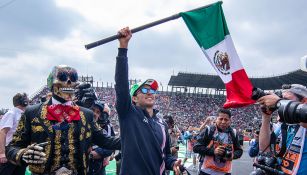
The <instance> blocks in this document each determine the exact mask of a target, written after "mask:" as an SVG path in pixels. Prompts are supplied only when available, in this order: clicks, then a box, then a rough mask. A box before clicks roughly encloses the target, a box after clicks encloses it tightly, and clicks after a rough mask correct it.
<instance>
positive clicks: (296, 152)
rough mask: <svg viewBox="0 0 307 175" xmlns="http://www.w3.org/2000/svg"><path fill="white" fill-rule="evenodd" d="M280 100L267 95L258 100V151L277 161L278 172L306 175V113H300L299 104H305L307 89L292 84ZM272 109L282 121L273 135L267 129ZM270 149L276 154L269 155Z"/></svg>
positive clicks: (275, 96)
mask: <svg viewBox="0 0 307 175" xmlns="http://www.w3.org/2000/svg"><path fill="white" fill-rule="evenodd" d="M282 97H283V98H282V99H281V98H280V97H279V96H277V95H276V94H269V95H265V96H263V97H261V98H259V99H258V102H259V103H260V104H261V105H263V107H262V109H263V110H262V111H263V112H262V114H263V115H262V126H261V129H260V135H259V148H260V151H262V152H267V153H268V154H269V156H273V157H275V158H278V162H280V163H279V164H278V167H280V170H281V171H282V172H284V173H286V174H291V175H302V174H306V173H307V139H306V128H307V120H306V119H305V118H304V117H306V116H305V115H304V114H305V113H306V110H305V111H304V109H305V108H304V105H302V103H306V102H307V89H306V87H305V86H303V85H298V84H292V85H291V86H290V88H289V89H286V90H285V91H284V92H283V94H282ZM305 106H306V105H305ZM302 107H303V108H302ZM272 109H277V110H278V114H279V117H280V121H281V122H282V124H281V126H279V127H277V128H275V131H274V133H273V135H272V134H271V130H270V120H271V113H272V111H273V110H272ZM286 123H287V124H286ZM272 147H273V148H275V149H272ZM272 150H273V151H274V150H276V151H274V152H273V154H272Z"/></svg>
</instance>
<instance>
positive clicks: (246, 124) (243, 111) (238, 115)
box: [31, 87, 261, 132]
mask: <svg viewBox="0 0 307 175" xmlns="http://www.w3.org/2000/svg"><path fill="white" fill-rule="evenodd" d="M95 91H96V94H97V97H98V100H100V101H102V102H104V103H107V104H109V106H110V109H111V115H110V116H111V117H112V118H111V122H112V124H113V126H114V129H115V131H116V132H118V129H119V125H118V119H117V112H116V110H115V99H116V97H115V90H114V88H111V87H96V88H95ZM47 93H48V88H43V89H42V90H41V91H40V92H38V93H37V94H35V96H33V97H32V101H31V103H32V104H35V103H39V102H40V99H41V97H43V96H45V95H46V94H47ZM224 102H225V96H224V95H206V94H201V95H200V94H190V93H182V92H160V93H159V94H158V95H157V98H156V106H155V108H156V109H158V110H159V113H160V116H161V117H163V116H165V115H171V116H173V118H174V120H175V122H176V124H177V126H178V127H179V129H180V130H187V128H188V127H189V126H192V127H199V126H200V125H201V123H202V122H203V121H204V120H205V119H206V117H207V116H216V111H217V109H219V108H220V107H222V106H223V104H224ZM231 112H232V115H233V116H232V126H233V127H234V128H236V129H237V130H242V129H248V130H254V129H257V128H258V126H259V124H260V122H261V120H260V119H261V111H260V110H259V105H257V104H255V105H250V106H248V107H243V108H236V109H231ZM254 127H256V128H254Z"/></svg>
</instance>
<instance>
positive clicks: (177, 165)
mask: <svg viewBox="0 0 307 175" xmlns="http://www.w3.org/2000/svg"><path fill="white" fill-rule="evenodd" d="M180 165H181V159H179V160H177V161H176V162H175V163H174V165H173V171H174V173H175V175H179V174H180Z"/></svg>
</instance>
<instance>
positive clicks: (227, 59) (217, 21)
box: [180, 2, 255, 108]
mask: <svg viewBox="0 0 307 175" xmlns="http://www.w3.org/2000/svg"><path fill="white" fill-rule="evenodd" d="M221 5H222V2H217V3H215V4H212V5H210V6H209V7H205V8H201V9H197V10H194V11H189V12H184V13H180V15H181V17H182V18H183V20H184V22H185V23H186V25H187V26H188V28H189V30H190V32H191V33H192V35H193V36H194V38H195V40H196V41H197V43H198V45H199V46H200V48H201V49H202V51H203V52H204V54H205V56H206V57H207V59H208V60H209V62H210V63H211V65H212V66H213V68H214V69H215V71H216V72H217V74H218V75H219V76H220V77H221V79H222V80H223V82H224V83H225V86H226V93H227V97H226V102H225V104H224V108H234V107H242V106H246V105H249V104H253V103H255V101H254V100H252V99H251V95H252V89H253V85H252V84H251V82H250V80H249V79H248V77H247V74H246V72H245V70H244V68H243V66H242V64H241V61H240V59H239V56H238V54H237V52H236V50H235V47H234V44H233V42H232V39H231V36H230V34H229V31H228V28H227V24H226V20H225V17H224V13H223V9H222V6H221Z"/></svg>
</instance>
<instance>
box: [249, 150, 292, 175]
mask: <svg viewBox="0 0 307 175" xmlns="http://www.w3.org/2000/svg"><path fill="white" fill-rule="evenodd" d="M257 162H258V163H254V164H253V166H255V167H256V168H257V169H256V170H254V171H252V172H251V173H250V175H267V174H269V175H286V174H285V173H284V172H282V171H279V169H280V165H279V164H278V161H277V159H276V158H275V157H274V156H273V155H269V154H260V155H259V156H258V157H257Z"/></svg>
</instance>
